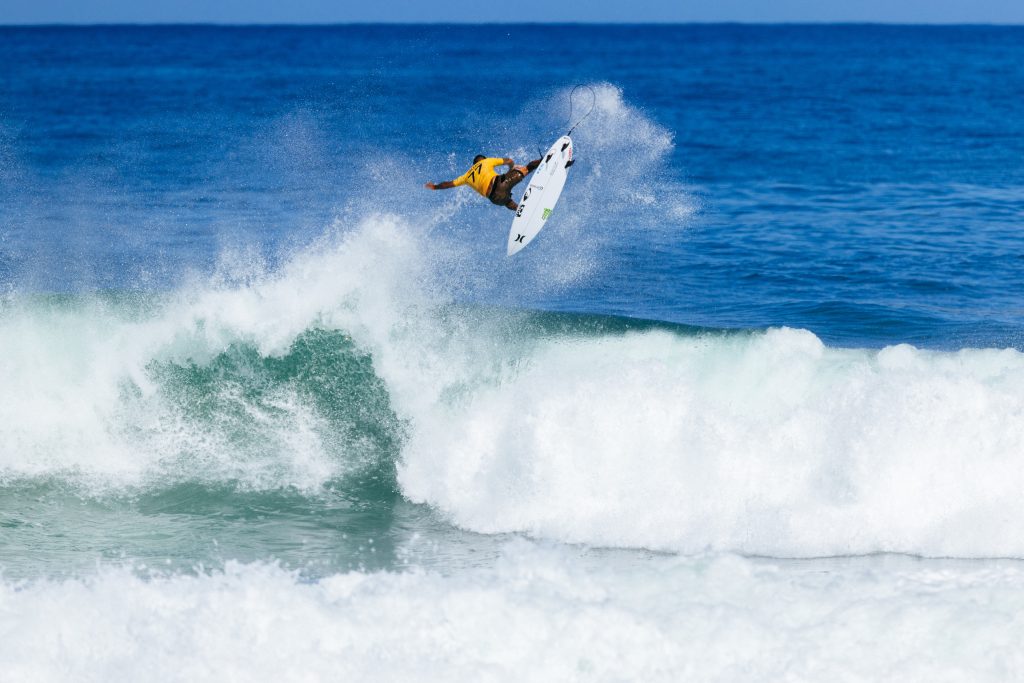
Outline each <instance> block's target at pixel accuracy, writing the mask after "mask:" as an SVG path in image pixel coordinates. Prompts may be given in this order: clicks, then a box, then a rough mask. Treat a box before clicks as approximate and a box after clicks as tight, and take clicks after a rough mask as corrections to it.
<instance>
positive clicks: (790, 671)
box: [0, 543, 1024, 682]
mask: <svg viewBox="0 0 1024 683" xmlns="http://www.w3.org/2000/svg"><path fill="white" fill-rule="evenodd" d="M1022 578H1024V577H1022V576H1021V570H1020V568H1019V567H1016V566H1006V567H1003V566H989V567H978V566H975V565H974V564H972V563H967V564H960V565H957V564H950V565H948V566H945V567H943V568H941V569H937V568H934V567H929V568H922V567H914V566H903V567H891V568H889V569H888V570H887V571H878V570H877V569H871V568H863V567H857V566H846V567H828V566H825V567H822V566H816V565H814V564H811V565H809V566H804V567H793V566H788V567H784V566H781V565H779V564H777V563H771V562H752V561H750V560H743V559H740V558H736V557H719V558H651V559H649V560H648V561H646V562H642V563H637V564H636V565H632V566H631V565H629V564H628V563H627V564H626V565H619V564H618V563H616V562H614V561H608V562H604V563H601V564H599V565H597V566H594V567H587V566H586V564H581V563H580V562H578V561H570V558H569V557H568V556H567V554H566V551H565V550H562V551H561V552H554V551H551V550H544V549H538V548H536V547H532V546H530V545H528V544H525V543H519V544H515V545H514V546H512V547H510V548H509V549H508V550H507V551H506V553H505V555H504V556H503V558H502V559H501V560H500V561H499V562H498V564H497V565H496V566H495V567H494V568H491V569H477V570H472V571H467V572H460V573H457V574H454V575H449V576H444V575H440V574H436V573H433V572H411V573H403V574H394V573H386V572H382V573H372V574H368V573H363V572H351V573H348V574H339V575H336V576H332V577H329V578H325V579H323V580H321V581H319V582H317V583H304V582H301V581H299V580H297V577H296V576H295V575H294V574H291V573H289V572H285V571H283V570H281V569H280V568H277V567H275V566H273V565H265V564H264V565H259V564H257V565H248V566H245V565H238V564H230V565H228V566H227V567H226V569H225V571H224V572H216V573H213V574H210V575H202V576H195V577H189V576H180V575H178V576H163V577H161V576H156V577H154V578H151V579H149V580H144V579H141V578H138V577H137V576H134V575H132V574H131V573H130V572H128V571H127V570H106V571H102V572H100V573H99V574H98V575H97V576H95V577H93V578H90V579H86V580H81V579H77V580H66V581H51V582H36V583H33V584H30V585H27V586H15V585H12V584H10V583H6V582H4V583H0V633H2V634H3V635H4V637H3V638H2V639H0V667H2V669H3V670H4V671H5V673H6V674H7V675H9V676H10V677H11V678H12V679H14V680H40V681H72V680H74V681H83V680H84V681H93V680H96V681H102V680H110V679H112V678H129V679H146V680H154V681H196V680H199V681H219V680H223V679H224V678H225V677H228V678H239V679H245V680H309V679H317V680H325V679H342V680H366V681H373V680H406V679H416V680H425V681H450V680H464V679H467V678H479V677H480V675H481V672H484V677H485V678H486V679H487V680H493V681H506V680H507V681H519V680H523V679H524V678H525V679H529V680H588V681H621V680H626V679H629V680H645V681H677V680H680V679H687V680H700V681H712V680H736V679H742V680H747V681H778V680H809V681H811V680H828V679H830V678H832V677H834V676H835V672H837V671H841V672H844V673H845V674H846V675H847V676H850V677H852V678H854V679H863V680H884V679H887V678H889V677H891V676H892V675H893V673H894V672H897V675H898V677H899V679H900V680H905V681H922V682H923V681H934V680H936V678H939V679H941V680H967V679H970V680H973V681H989V680H1005V678H1006V672H1007V671H1013V670H1018V669H1019V667H1021V666H1022V662H1021V656H1020V648H1019V643H1020V641H1021V638H1024V626H1022V623H1021V620H1020V619H1018V618H1016V615H1017V614H1019V613H1020V611H1021V610H1022V609H1024V591H1022V589H1021V585H1022ZM668 587H671V588H668ZM965 613H966V614H969V615H970V618H964V615H965ZM882 632H884V633H885V634H886V637H885V638H883V639H879V638H878V634H879V633H882ZM982 643H983V644H984V647H982V646H981V645H980V644H982ZM270 644H272V646H270V647H268V645H270ZM595 644H597V645H599V646H596V647H595ZM866 648H870V653H866Z"/></svg>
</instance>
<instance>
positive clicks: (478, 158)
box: [473, 154, 487, 164]
mask: <svg viewBox="0 0 1024 683" xmlns="http://www.w3.org/2000/svg"><path fill="white" fill-rule="evenodd" d="M486 158H487V157H485V156H484V155H483V154H477V155H476V156H475V157H473V163H474V164H475V163H476V162H478V161H483V160H484V159H486Z"/></svg>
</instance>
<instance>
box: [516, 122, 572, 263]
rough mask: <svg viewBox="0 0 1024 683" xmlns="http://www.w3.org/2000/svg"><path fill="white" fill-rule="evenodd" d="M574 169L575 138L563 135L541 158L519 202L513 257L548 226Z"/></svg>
mask: <svg viewBox="0 0 1024 683" xmlns="http://www.w3.org/2000/svg"><path fill="white" fill-rule="evenodd" d="M570 166H572V139H571V138H570V137H569V136H568V135H563V136H562V137H560V138H558V140H557V141H556V142H555V144H553V145H551V149H549V150H548V151H547V152H546V153H545V154H544V156H543V157H542V158H541V160H540V166H538V167H537V168H536V170H534V172H533V175H531V176H530V184H529V185H528V186H527V187H526V191H525V192H524V193H523V198H522V199H521V200H519V208H518V209H516V217H515V218H513V219H512V229H511V230H510V231H509V233H508V255H509V256H511V255H512V254H515V253H517V252H519V251H521V250H522V249H523V247H525V246H526V245H527V244H529V243H530V241H531V240H532V239H533V238H534V237H536V236H537V233H538V232H540V230H541V228H543V227H544V224H545V223H546V222H547V220H548V218H549V217H550V216H551V212H552V211H554V210H555V204H556V203H558V197H559V196H560V195H561V194H562V188H563V187H565V179H566V177H567V176H568V175H569V167H570Z"/></svg>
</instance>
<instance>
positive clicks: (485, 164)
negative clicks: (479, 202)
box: [452, 158, 505, 197]
mask: <svg viewBox="0 0 1024 683" xmlns="http://www.w3.org/2000/svg"><path fill="white" fill-rule="evenodd" d="M504 165H505V160H504V159H493V158H492V159H482V160H480V161H478V162H477V163H475V164H473V168H471V169H469V170H468V171H466V172H465V173H463V174H462V175H460V176H459V177H458V178H456V179H455V180H453V181H452V184H453V185H455V186H456V187H458V186H459V185H469V186H470V187H472V188H473V189H474V190H476V191H477V192H479V193H480V194H482V195H483V196H485V197H486V196H487V194H488V193H489V192H490V191H491V184H492V183H493V182H494V179H495V178H496V177H497V176H498V172H497V171H495V170H494V167H495V166H504Z"/></svg>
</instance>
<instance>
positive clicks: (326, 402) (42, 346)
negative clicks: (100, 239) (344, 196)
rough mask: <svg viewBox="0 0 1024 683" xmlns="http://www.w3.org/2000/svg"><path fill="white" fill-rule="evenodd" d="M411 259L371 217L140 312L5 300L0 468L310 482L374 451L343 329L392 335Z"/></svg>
mask: <svg viewBox="0 0 1024 683" xmlns="http://www.w3.org/2000/svg"><path fill="white" fill-rule="evenodd" d="M418 264H419V260H418V258H417V251H416V245H415V240H413V239H412V238H411V237H410V236H409V235H408V233H407V231H406V230H405V226H403V225H401V224H400V222H399V221H398V220H397V219H395V218H390V217H376V218H368V219H366V220H365V221H364V222H363V223H362V224H361V225H360V226H358V227H357V228H355V229H353V230H352V231H351V233H349V234H348V235H347V236H343V237H340V238H330V239H328V238H325V239H324V241H323V243H322V244H318V245H316V246H315V247H314V248H311V249H309V250H307V251H305V252H303V253H301V254H298V255H297V256H296V257H295V258H294V259H292V260H291V261H290V262H289V263H288V264H287V265H286V266H285V267H284V268H283V269H282V270H281V271H280V272H277V273H274V274H265V275H260V274H259V273H258V272H252V271H251V269H250V272H249V273H248V278H247V279H248V281H247V282H246V283H244V284H241V285H227V284H217V283H216V282H214V283H213V284H205V285H203V286H196V287H193V288H188V289H186V290H185V291H183V292H181V293H179V294H177V295H175V296H174V297H171V298H170V299H168V300H165V301H161V302H157V303H152V302H148V303H147V304H146V305H144V306H142V307H141V308H139V310H135V309H134V308H133V307H132V306H127V307H125V306H119V305H114V304H111V303H110V302H104V301H100V300H95V301H92V302H85V303H83V302H82V301H81V300H72V301H70V302H62V301H46V300H38V299H32V298H28V297H18V298H16V299H15V300H14V301H13V303H11V305H9V306H7V307H6V308H5V309H3V310H2V311H0V387H2V391H0V433H2V436H3V438H2V439H0V477H8V478H10V477H24V476H43V475H54V474H58V475H73V476H75V477H77V478H78V479H80V480H83V481H84V480H91V481H94V482H97V483H100V484H104V485H113V486H131V485H136V484H144V483H147V481H149V480H152V479H154V478H156V479H157V480H158V481H159V482H160V483H161V484H166V483H168V480H169V479H171V480H173V479H176V478H188V479H195V478H199V479H214V480H225V479H234V480H238V481H240V482H242V483H243V484H244V485H247V486H253V487H259V488H263V487H279V486H297V487H300V488H310V487H316V486H319V485H320V484H322V483H324V482H325V481H327V480H329V479H331V478H332V477H337V476H341V475H343V474H344V473H345V472H346V471H347V470H349V469H352V468H358V467H360V466H362V464H365V461H367V460H369V461H379V460H380V459H381V458H382V457H389V456H390V454H389V453H383V454H382V453H381V450H386V447H387V446H388V444H382V443H381V439H382V438H383V440H384V441H385V442H389V441H393V440H394V439H395V438H397V433H396V432H395V426H394V425H393V424H390V423H392V422H394V415H393V413H391V409H390V405H389V401H388V399H387V392H386V389H385V388H384V387H383V385H381V384H380V380H378V379H377V378H376V376H375V375H374V374H373V367H372V361H371V359H370V358H369V356H368V355H366V352H365V351H363V350H362V349H361V348H360V347H359V345H358V344H357V343H356V341H355V338H366V339H371V340H372V339H377V338H387V337H389V336H390V335H394V336H395V337H400V336H401V331H400V330H397V329H396V327H395V321H398V320H401V319H402V318H403V316H405V315H407V314H410V312H411V311H413V310H414V309H415V307H416V296H415V292H417V291H419V290H420V288H421V286H422V282H421V278H422V277H423V276H424V275H423V271H422V270H421V268H420V267H419V266H418ZM324 330H326V331H341V332H340V333H338V334H333V335H330V334H328V335H326V338H324V334H323V333H322V332H320V331H324ZM322 366H327V367H326V368H325V367H322ZM332 373H335V374H332ZM371 409H372V410H375V411H376V414H375V415H364V414H362V412H365V411H366V410H371ZM361 411H362V412H361ZM375 420H376V423H374V421H375ZM368 423H373V424H369V426H368V427H366V428H363V427H364V426H366V425H367V424H368ZM389 430H390V431H391V432H392V433H390V434H388V433H385V432H388V431H389Z"/></svg>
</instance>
